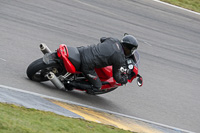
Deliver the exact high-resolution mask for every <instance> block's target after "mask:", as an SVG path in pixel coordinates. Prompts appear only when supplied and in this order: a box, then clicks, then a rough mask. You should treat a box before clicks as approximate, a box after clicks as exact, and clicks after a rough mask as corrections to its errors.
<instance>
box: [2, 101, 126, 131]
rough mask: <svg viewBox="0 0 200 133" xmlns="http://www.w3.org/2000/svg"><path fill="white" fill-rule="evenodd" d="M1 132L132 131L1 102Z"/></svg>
mask: <svg viewBox="0 0 200 133" xmlns="http://www.w3.org/2000/svg"><path fill="white" fill-rule="evenodd" d="M0 133H130V131H125V130H122V129H118V128H115V127H113V126H108V125H103V124H99V123H94V122H90V121H86V120H83V119H75V118H68V117H65V116H61V115H57V114H55V113H51V112H45V111H39V110H35V109H27V108H25V107H19V106H16V105H12V104H4V103H0Z"/></svg>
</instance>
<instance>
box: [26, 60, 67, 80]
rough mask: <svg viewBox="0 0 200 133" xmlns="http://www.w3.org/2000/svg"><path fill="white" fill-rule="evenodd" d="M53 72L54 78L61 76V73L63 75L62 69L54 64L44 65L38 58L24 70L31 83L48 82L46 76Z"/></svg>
mask: <svg viewBox="0 0 200 133" xmlns="http://www.w3.org/2000/svg"><path fill="white" fill-rule="evenodd" d="M50 71H51V72H53V73H54V74H55V75H56V76H59V75H61V74H62V73H64V71H65V70H64V69H63V67H62V66H61V65H60V64H58V63H56V62H54V63H51V64H45V63H44V62H43V59H42V58H40V59H38V60H36V61H34V62H32V63H31V64H30V65H29V66H28V68H27V70H26V74H27V76H28V78H29V79H31V80H33V81H37V82H44V81H48V78H47V76H46V75H47V74H48V73H49V72H50Z"/></svg>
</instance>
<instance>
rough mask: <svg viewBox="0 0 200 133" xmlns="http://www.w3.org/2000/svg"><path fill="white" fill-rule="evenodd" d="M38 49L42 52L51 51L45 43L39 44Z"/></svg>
mask: <svg viewBox="0 0 200 133" xmlns="http://www.w3.org/2000/svg"><path fill="white" fill-rule="evenodd" d="M40 50H41V51H42V53H43V54H46V53H51V50H50V49H49V48H48V47H47V45H46V44H45V43H41V44H40Z"/></svg>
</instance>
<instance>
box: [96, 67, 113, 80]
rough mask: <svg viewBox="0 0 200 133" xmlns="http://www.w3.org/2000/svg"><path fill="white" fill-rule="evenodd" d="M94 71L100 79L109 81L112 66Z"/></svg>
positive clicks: (111, 74)
mask: <svg viewBox="0 0 200 133" xmlns="http://www.w3.org/2000/svg"><path fill="white" fill-rule="evenodd" d="M95 71H96V73H97V75H98V76H99V78H100V79H109V78H111V77H112V76H113V73H112V66H107V67H103V68H95Z"/></svg>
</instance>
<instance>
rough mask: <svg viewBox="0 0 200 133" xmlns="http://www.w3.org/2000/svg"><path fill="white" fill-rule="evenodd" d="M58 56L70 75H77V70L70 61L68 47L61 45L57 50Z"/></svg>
mask: <svg viewBox="0 0 200 133" xmlns="http://www.w3.org/2000/svg"><path fill="white" fill-rule="evenodd" d="M57 55H58V57H59V58H60V59H62V60H63V63H64V66H65V68H66V70H67V71H68V72H70V73H76V68H75V67H74V65H73V64H72V63H71V62H70V61H69V59H68V57H69V53H68V49H67V46H66V45H65V44H61V45H60V46H59V48H58V50H57Z"/></svg>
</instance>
